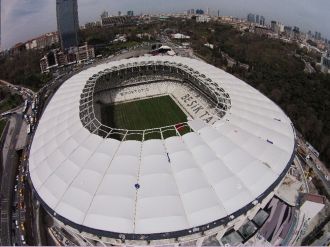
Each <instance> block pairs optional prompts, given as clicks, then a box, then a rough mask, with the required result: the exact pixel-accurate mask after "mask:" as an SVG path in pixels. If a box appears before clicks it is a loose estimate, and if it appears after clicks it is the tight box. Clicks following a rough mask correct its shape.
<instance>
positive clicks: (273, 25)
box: [270, 21, 277, 32]
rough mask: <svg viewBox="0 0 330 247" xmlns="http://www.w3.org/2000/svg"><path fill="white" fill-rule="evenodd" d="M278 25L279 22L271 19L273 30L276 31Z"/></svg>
mask: <svg viewBox="0 0 330 247" xmlns="http://www.w3.org/2000/svg"><path fill="white" fill-rule="evenodd" d="M276 26H277V22H276V21H271V22H270V28H271V29H272V31H273V32H275V31H276Z"/></svg>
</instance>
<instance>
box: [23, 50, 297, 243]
mask: <svg viewBox="0 0 330 247" xmlns="http://www.w3.org/2000/svg"><path fill="white" fill-rule="evenodd" d="M294 149H295V133H294V128H293V126H292V123H291V121H290V119H289V118H288V117H287V116H286V115H285V114H284V112H283V111H282V110H281V109H280V108H279V107H278V106H277V105H276V104H275V103H274V102H272V101H271V100H269V99H268V98H266V97H265V96H264V95H263V94H261V93H260V92H259V91H257V90H256V89H254V88H252V87H251V86H249V85H247V84H246V83H245V82H243V81H241V80H240V79H238V78H236V77H234V76H232V75H230V74H228V73H226V72H224V71H223V70H220V69H218V68H216V67H214V66H212V65H210V64H207V63H205V62H203V61H200V60H196V59H191V58H185V57H178V56H173V57H169V56H151V57H147V56H144V57H137V58H130V59H124V60H119V61H113V62H109V63H104V64H101V65H97V66H94V67H91V68H89V69H86V70H84V71H82V72H80V73H79V74H76V75H74V76H73V77H71V78H70V79H68V80H67V81H66V82H64V83H63V85H62V86H61V87H60V88H59V89H58V90H57V92H56V93H55V95H54V96H53V97H52V99H51V101H50V102H49V104H48V106H47V107H46V109H45V111H44V113H43V115H42V117H41V119H40V121H39V124H38V127H37V130H36V132H35V134H34V137H33V142H32V146H31V149H30V155H29V178H30V182H31V184H32V187H33V190H34V192H35V194H36V196H37V198H38V200H39V201H40V203H41V204H42V205H43V207H44V208H45V209H46V211H47V212H48V213H49V214H50V215H51V216H52V217H53V219H54V222H55V224H57V225H58V226H59V227H62V228H65V229H66V230H67V231H68V232H70V233H71V234H73V235H75V236H79V237H80V238H82V239H83V240H84V241H90V242H91V243H93V244H106V245H109V244H113V245H121V244H125V245H126V244H137V245H148V244H150V245H163V244H178V243H185V242H189V241H191V240H198V239H201V238H204V237H205V236H210V235H215V234H216V235H217V236H218V237H221V236H223V234H225V233H226V232H227V231H228V230H229V229H233V228H235V229H236V228H237V227H239V226H241V225H242V224H243V223H244V222H245V221H246V219H249V218H251V217H253V216H254V215H256V213H257V212H258V210H259V209H260V208H263V207H264V206H265V205H266V204H267V203H268V202H269V200H270V199H271V198H272V196H273V195H274V191H275V190H276V188H277V187H278V186H279V184H280V183H281V181H282V180H283V178H284V176H285V175H286V173H287V171H288V169H289V167H290V165H291V163H292V160H293V158H294Z"/></svg>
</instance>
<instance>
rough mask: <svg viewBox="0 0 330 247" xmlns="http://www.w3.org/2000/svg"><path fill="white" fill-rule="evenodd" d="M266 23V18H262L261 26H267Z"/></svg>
mask: <svg viewBox="0 0 330 247" xmlns="http://www.w3.org/2000/svg"><path fill="white" fill-rule="evenodd" d="M265 22H266V20H265V17H263V16H260V21H259V24H260V25H261V26H265Z"/></svg>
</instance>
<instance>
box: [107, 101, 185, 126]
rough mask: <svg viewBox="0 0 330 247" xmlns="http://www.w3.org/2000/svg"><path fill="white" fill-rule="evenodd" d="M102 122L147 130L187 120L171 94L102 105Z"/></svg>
mask: <svg viewBox="0 0 330 247" xmlns="http://www.w3.org/2000/svg"><path fill="white" fill-rule="evenodd" d="M101 120H102V123H103V124H105V125H107V126H110V127H112V128H118V129H128V130H145V129H151V128H158V127H164V126H168V125H174V124H177V123H182V122H186V121H187V116H186V114H185V113H184V112H183V111H182V110H181V109H180V107H179V106H178V105H177V104H176V103H175V102H174V101H173V100H172V98H171V97H170V96H161V97H156V98H150V99H143V100H137V101H132V102H126V103H121V104H108V105H102V106H101Z"/></svg>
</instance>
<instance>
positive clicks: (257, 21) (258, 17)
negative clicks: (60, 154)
mask: <svg viewBox="0 0 330 247" xmlns="http://www.w3.org/2000/svg"><path fill="white" fill-rule="evenodd" d="M256 23H257V24H259V23H260V16H259V15H256Z"/></svg>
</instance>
